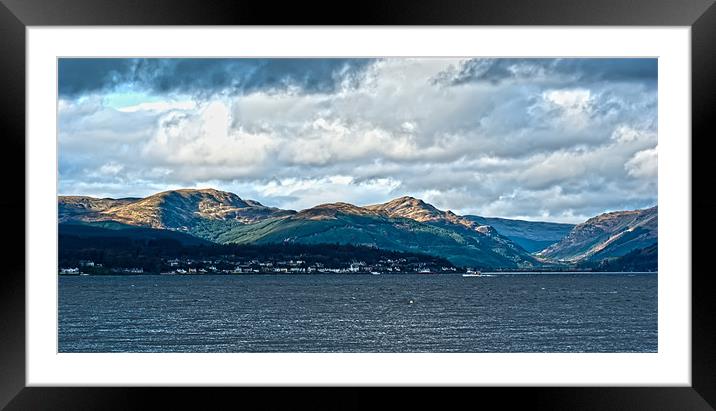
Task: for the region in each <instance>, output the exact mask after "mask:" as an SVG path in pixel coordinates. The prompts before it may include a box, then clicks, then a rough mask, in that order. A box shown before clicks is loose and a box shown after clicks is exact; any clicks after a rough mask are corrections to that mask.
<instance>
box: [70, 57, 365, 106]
mask: <svg viewBox="0 0 716 411" xmlns="http://www.w3.org/2000/svg"><path fill="white" fill-rule="evenodd" d="M372 61H373V60H372V59H339V58H335V59H325V58H324V59H292V58H284V59H250V58H247V59H74V58H69V59H68V58H63V59H60V60H59V67H58V70H59V93H60V96H62V97H77V96H79V95H83V94H89V93H93V92H109V91H113V90H116V89H117V88H120V87H122V86H126V87H131V88H135V89H138V90H141V91H147V92H153V93H160V94H164V93H182V94H189V95H195V96H201V97H207V96H211V95H213V94H217V93H227V94H245V93H251V92H255V91H266V92H274V91H285V90H291V89H294V90H297V91H299V92H300V93H305V94H311V93H331V92H333V91H335V90H336V89H337V88H338V87H339V86H341V85H342V84H345V83H346V82H348V85H349V86H354V85H357V83H358V82H359V81H360V76H361V73H362V71H363V69H364V68H365V67H367V66H368V65H369V64H370V63H371V62H372Z"/></svg>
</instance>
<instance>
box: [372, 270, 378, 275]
mask: <svg viewBox="0 0 716 411" xmlns="http://www.w3.org/2000/svg"><path fill="white" fill-rule="evenodd" d="M370 273H371V274H373V275H380V273H379V272H377V271H371V272H370Z"/></svg>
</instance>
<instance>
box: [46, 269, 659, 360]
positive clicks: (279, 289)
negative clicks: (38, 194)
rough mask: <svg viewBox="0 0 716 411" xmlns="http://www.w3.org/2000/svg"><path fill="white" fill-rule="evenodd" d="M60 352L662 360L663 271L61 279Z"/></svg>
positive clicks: (82, 277) (64, 277)
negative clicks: (626, 355) (592, 355)
mask: <svg viewBox="0 0 716 411" xmlns="http://www.w3.org/2000/svg"><path fill="white" fill-rule="evenodd" d="M59 351H60V352H656V351H657V275H656V274H638V275H623V274H619V275H617V274H549V275H545V274H542V275H525V274H515V275H504V274H501V275H495V276H490V277H485V276H483V277H471V278H464V277H462V276H460V275H303V276H299V275H295V276H291V275H263V276H262V275H234V276H79V277H68V276H62V277H60V278H59Z"/></svg>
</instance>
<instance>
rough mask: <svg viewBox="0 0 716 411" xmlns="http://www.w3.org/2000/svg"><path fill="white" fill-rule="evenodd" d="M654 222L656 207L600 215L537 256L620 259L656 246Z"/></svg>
mask: <svg viewBox="0 0 716 411" xmlns="http://www.w3.org/2000/svg"><path fill="white" fill-rule="evenodd" d="M657 222H658V213H657V207H652V208H648V209H644V210H630V211H615V212H611V213H605V214H601V215H598V216H596V217H593V218H590V219H589V220H587V221H586V222H584V223H582V224H578V225H576V226H575V227H574V228H573V229H572V231H571V232H570V233H569V234H568V235H567V236H566V237H565V238H563V239H562V240H561V241H559V242H557V243H555V244H553V245H551V246H549V247H548V248H546V249H545V250H543V251H541V252H540V253H538V255H539V256H540V257H545V258H549V259H555V260H561V261H569V262H577V261H584V260H590V261H599V260H603V259H605V258H612V257H620V256H623V255H626V254H628V253H629V252H631V251H632V250H637V249H640V248H646V247H648V246H651V245H653V244H655V243H656V242H657V240H658V224H657Z"/></svg>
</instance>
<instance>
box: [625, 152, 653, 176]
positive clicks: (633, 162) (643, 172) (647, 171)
mask: <svg viewBox="0 0 716 411" xmlns="http://www.w3.org/2000/svg"><path fill="white" fill-rule="evenodd" d="M657 165H658V153H657V147H654V148H651V149H648V150H642V151H639V152H637V153H635V154H634V156H632V158H631V159H629V161H627V162H626V164H624V169H626V171H627V173H629V175H630V176H632V177H638V178H656V177H657Z"/></svg>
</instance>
